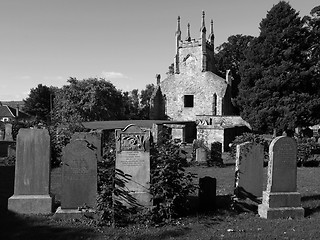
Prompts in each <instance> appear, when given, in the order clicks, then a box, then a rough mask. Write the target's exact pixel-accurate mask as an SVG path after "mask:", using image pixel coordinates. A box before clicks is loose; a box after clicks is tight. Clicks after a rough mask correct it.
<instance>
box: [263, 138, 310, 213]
mask: <svg viewBox="0 0 320 240" xmlns="http://www.w3.org/2000/svg"><path fill="white" fill-rule="evenodd" d="M269 158H270V160H269V164H268V182H267V189H266V191H263V199H262V204H259V206H258V213H259V215H260V217H262V218H268V219H276V218H302V217H303V216H304V209H303V208H302V207H301V196H300V193H298V192H297V145H296V142H295V140H294V139H293V138H290V137H285V136H281V137H276V138H275V139H273V141H272V142H271V144H270V147H269Z"/></svg>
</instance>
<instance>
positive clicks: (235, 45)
mask: <svg viewBox="0 0 320 240" xmlns="http://www.w3.org/2000/svg"><path fill="white" fill-rule="evenodd" d="M252 39H253V37H252V36H248V35H241V34H237V35H232V36H230V37H228V41H227V42H225V43H223V44H221V45H220V46H218V47H217V51H218V52H217V54H216V55H215V56H216V62H217V64H216V66H217V70H218V74H219V75H220V76H221V77H225V74H226V72H227V70H230V71H231V76H232V77H233V81H232V96H233V97H236V96H237V95H238V85H239V83H240V81H241V77H240V73H239V67H240V62H241V61H243V60H244V59H245V56H244V51H245V50H246V49H247V48H248V46H249V44H250V41H251V40H252Z"/></svg>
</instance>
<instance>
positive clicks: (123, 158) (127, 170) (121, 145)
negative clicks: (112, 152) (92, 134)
mask: <svg viewBox="0 0 320 240" xmlns="http://www.w3.org/2000/svg"><path fill="white" fill-rule="evenodd" d="M115 137H116V171H117V170H120V171H122V172H123V173H124V174H128V175H130V176H131V177H129V178H130V180H129V181H128V182H126V183H125V189H127V190H128V193H129V194H130V196H132V197H133V198H134V202H131V203H129V202H128V201H127V200H128V199H125V198H117V197H115V198H116V199H117V200H120V201H121V202H122V203H123V204H124V205H126V206H129V207H130V206H133V205H134V204H136V205H137V206H145V207H149V206H151V205H152V202H151V195H150V192H149V189H150V148H149V145H150V130H142V129H141V128H139V127H138V126H135V125H129V126H127V127H126V128H125V129H124V130H120V129H117V130H116V135H115ZM117 176H118V175H117ZM118 177H119V178H120V179H123V178H122V177H121V176H118ZM116 187H117V186H116Z"/></svg>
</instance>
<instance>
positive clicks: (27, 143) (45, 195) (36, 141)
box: [8, 129, 53, 214]
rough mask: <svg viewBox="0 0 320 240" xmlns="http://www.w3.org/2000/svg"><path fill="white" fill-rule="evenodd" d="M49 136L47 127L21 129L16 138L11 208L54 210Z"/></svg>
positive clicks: (38, 210)
mask: <svg viewBox="0 0 320 240" xmlns="http://www.w3.org/2000/svg"><path fill="white" fill-rule="evenodd" d="M49 192H50V136H49V132H48V130H46V129H20V130H19V134H18V137H17V154H16V165H15V183H14V195H13V196H12V197H10V198H9V199H8V209H9V210H11V211H14V212H17V213H35V214H37V213H51V211H52V204H53V199H52V197H51V196H50V195H49Z"/></svg>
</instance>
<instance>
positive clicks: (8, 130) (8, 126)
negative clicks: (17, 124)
mask: <svg viewBox="0 0 320 240" xmlns="http://www.w3.org/2000/svg"><path fill="white" fill-rule="evenodd" d="M4 132H5V133H4V140H5V141H13V137H12V124H11V123H6V124H5V130H4Z"/></svg>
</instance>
